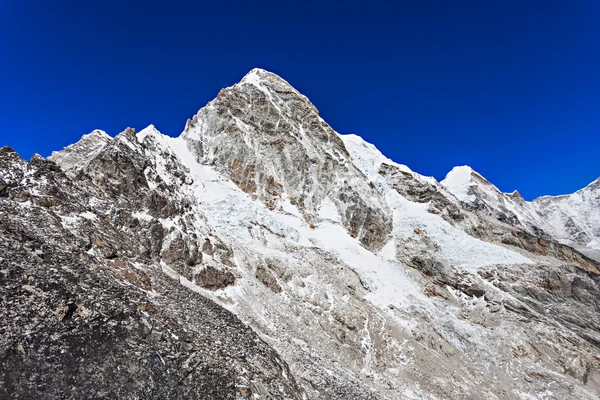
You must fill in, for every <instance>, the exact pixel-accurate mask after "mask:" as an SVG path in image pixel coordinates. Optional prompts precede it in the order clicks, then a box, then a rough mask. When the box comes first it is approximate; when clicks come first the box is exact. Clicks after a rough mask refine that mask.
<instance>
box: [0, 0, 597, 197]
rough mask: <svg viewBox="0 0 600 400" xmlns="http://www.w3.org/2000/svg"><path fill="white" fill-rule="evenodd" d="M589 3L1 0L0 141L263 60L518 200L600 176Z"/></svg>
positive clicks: (127, 120)
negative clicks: (514, 192) (478, 174)
mask: <svg viewBox="0 0 600 400" xmlns="http://www.w3.org/2000/svg"><path fill="white" fill-rule="evenodd" d="M599 44H600V2H599V1H597V0H587V1H586V0H573V1H553V0H545V1H537V0H517V1H513V0H508V1H481V0H473V1H460V0H456V1H405V2H392V1H385V2H379V1H368V2H366V1H365V2H363V3H362V4H361V3H358V2H355V3H353V4H349V3H348V2H341V1H329V2H326V1H319V2H316V1H315V2H311V1H299V2H287V1H260V2H254V1H240V2H228V1H211V2H202V1H194V2H191V1H190V2H181V1H177V0H171V1H165V2H157V1H143V2H142V1H139V2H136V1H108V0H107V1H93V0H90V1H61V0H57V1H46V0H27V1H22V0H1V1H0V55H1V59H0V60H1V61H0V146H1V145H10V146H12V147H14V148H15V149H16V150H17V151H18V152H19V153H20V154H21V155H22V156H23V157H25V158H29V157H31V155H32V154H33V153H35V152H37V153H40V154H42V155H44V156H47V155H49V153H50V152H51V151H52V150H56V149H61V148H62V147H63V146H65V145H68V144H70V143H72V142H74V141H76V140H77V139H78V138H79V137H80V136H81V135H82V134H84V133H87V132H90V131H91V130H93V129H96V128H99V129H103V130H105V131H107V132H108V133H109V134H111V135H115V134H117V133H118V132H120V131H121V130H123V129H124V128H125V127H127V126H132V127H135V128H137V129H141V128H143V127H145V126H147V125H149V124H151V123H153V124H154V125H156V126H157V128H158V129H159V130H161V131H162V132H163V133H166V134H169V135H173V136H175V135H178V134H179V133H180V132H181V130H182V129H183V126H184V123H185V121H186V119H187V118H189V117H190V116H192V115H193V114H194V113H195V112H196V111H197V110H198V109H199V108H201V107H202V106H204V105H205V104H206V103H207V102H208V101H210V100H211V99H212V98H214V97H215V95H216V94H217V93H218V91H219V89H220V88H222V87H225V86H230V85H232V84H233V83H235V82H237V81H238V80H239V79H241V77H242V76H243V75H244V74H245V73H246V72H247V71H249V70H250V69H252V68H254V67H261V68H265V69H267V70H270V71H273V72H275V73H277V74H279V75H281V76H282V77H283V78H284V79H286V80H288V81H289V82H290V83H291V84H292V85H294V86H295V87H296V88H297V89H298V90H300V91H301V92H302V93H304V94H305V95H307V96H308V97H309V98H310V99H311V100H312V101H313V103H314V104H315V105H316V106H317V108H318V109H319V110H320V112H321V115H322V117H323V118H324V119H325V120H326V121H328V122H329V123H330V124H331V125H332V126H333V128H334V129H336V130H337V131H339V132H341V133H357V134H359V135H361V136H363V137H364V138H365V139H366V140H368V141H370V142H373V143H375V144H376V145H377V146H378V147H379V148H380V149H381V150H382V151H383V152H384V153H385V154H386V155H387V156H388V157H390V158H392V159H394V160H395V161H397V162H401V163H404V164H407V165H408V166H410V167H411V168H412V169H413V170H415V171H417V172H420V173H422V174H426V175H433V176H435V177H436V178H438V179H442V178H443V177H444V176H445V174H446V173H447V172H448V171H449V170H450V169H451V168H452V167H453V166H454V165H464V164H468V165H471V166H473V167H474V168H475V169H476V170H478V171H479V172H481V173H482V174H483V175H484V176H486V177H487V178H488V179H490V180H491V181H492V182H493V183H495V184H496V185H497V186H498V187H499V188H500V189H501V190H504V191H512V190H514V189H518V190H519V191H520V192H521V193H522V194H523V195H524V197H525V198H527V199H531V198H534V197H537V196H539V195H543V194H561V193H568V192H573V191H575V190H577V189H579V188H581V187H583V186H585V185H587V184H588V183H590V182H591V181H593V180H594V179H596V178H597V177H598V176H600V45H599Z"/></svg>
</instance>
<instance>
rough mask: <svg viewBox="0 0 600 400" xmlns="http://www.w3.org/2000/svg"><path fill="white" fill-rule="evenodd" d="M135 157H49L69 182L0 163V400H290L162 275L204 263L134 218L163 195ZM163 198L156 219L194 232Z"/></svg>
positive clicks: (251, 339) (226, 331)
mask: <svg viewBox="0 0 600 400" xmlns="http://www.w3.org/2000/svg"><path fill="white" fill-rule="evenodd" d="M83 140H84V141H85V140H87V138H86V137H84V139H83ZM147 149H148V148H147V147H143V146H141V145H140V144H139V143H138V140H137V138H136V136H135V133H134V132H133V131H131V130H127V131H125V132H124V133H122V134H121V135H119V136H117V137H116V138H115V139H112V140H111V141H109V142H108V143H106V144H105V145H104V146H103V148H102V149H100V150H98V151H94V152H91V153H89V154H88V155H87V158H86V157H85V156H82V157H83V158H82V159H81V161H82V163H83V165H74V164H71V159H70V158H63V157H60V155H58V156H55V157H53V158H54V159H56V160H57V161H58V162H63V161H64V162H65V163H66V165H67V166H70V167H72V168H70V167H65V170H66V171H67V173H65V172H63V170H62V169H61V168H60V167H59V166H58V165H57V164H55V163H54V162H53V161H49V160H45V159H43V158H41V157H39V156H35V157H34V158H33V159H32V160H31V162H29V163H27V162H25V161H23V160H22V159H20V157H18V156H17V155H16V153H14V152H13V151H10V150H8V149H3V151H2V152H1V154H0V163H1V164H2V166H3V169H2V179H3V181H4V182H6V183H7V184H8V185H7V186H6V188H7V194H8V195H7V196H6V197H5V198H3V199H2V200H1V201H0V216H1V218H0V254H1V256H0V267H1V268H0V270H1V274H2V275H1V280H2V290H1V293H0V295H1V299H2V304H3V305H4V306H3V307H2V318H1V320H2V321H3V323H2V327H1V329H2V341H1V352H2V368H1V369H0V375H1V376H0V380H1V381H2V382H3V384H2V385H1V388H0V397H2V398H14V399H30V398H48V399H54V398H61V399H63V398H82V397H86V398H87V397H89V398H92V397H93V398H140V399H142V398H143V399H150V398H156V399H163V398H190V397H192V398H206V399H238V398H252V396H256V395H260V396H261V397H262V398H281V399H288V398H297V399H300V398H302V393H303V391H302V390H301V389H300V388H299V387H298V386H297V384H296V383H295V381H294V379H293V377H292V375H291V373H290V372H289V370H288V367H287V366H286V364H285V362H284V361H283V360H282V359H281V358H280V357H279V355H278V354H277V353H276V352H275V351H274V350H273V349H272V348H271V347H269V346H268V345H267V344H266V343H265V342H263V341H262V340H260V339H259V338H258V336H257V335H256V334H255V333H254V332H253V331H252V330H251V329H250V328H249V327H247V326H246V325H244V324H243V323H242V322H241V321H240V320H239V319H237V318H236V317H235V316H234V315H233V314H231V313H230V312H228V311H226V310H225V309H223V308H222V307H220V306H219V305H217V304H215V303H214V302H213V301H211V300H209V299H207V298H205V297H203V296H201V295H199V294H197V293H193V292H190V290H189V289H187V288H186V287H184V286H182V285H180V284H179V282H178V281H177V280H173V279H172V278H171V277H169V276H168V275H167V274H165V272H163V269H162V268H161V266H160V263H162V262H164V263H165V264H170V265H173V267H174V268H178V267H183V266H185V267H190V266H195V265H196V264H201V263H202V257H201V254H202V253H201V252H200V251H199V249H198V245H197V244H196V243H197V242H198V239H197V237H195V236H194V235H195V233H193V230H192V229H188V230H187V232H186V233H185V234H184V233H182V232H181V231H180V230H178V229H180V227H179V222H178V221H174V222H173V223H172V225H173V226H172V227H171V228H166V227H165V226H164V220H160V219H158V218H154V217H152V216H150V214H149V213H147V214H145V213H144V214H142V212H141V211H142V210H144V209H143V208H142V207H144V206H145V205H147V204H148V203H147V202H145V201H144V200H143V199H144V198H145V196H144V194H145V193H153V192H154V191H156V192H157V193H164V192H167V193H168V191H169V190H173V187H172V186H171V187H169V185H167V184H164V187H161V188H160V189H156V188H151V186H154V183H149V182H148V180H147V179H146V177H145V174H147V175H148V176H160V173H159V172H157V170H156V165H155V164H153V162H152V161H153V160H152V159H151V158H149V157H147V155H144V151H146V150H147ZM180 167H181V166H180ZM161 172H162V173H164V174H168V176H169V177H171V176H178V175H180V173H181V171H179V170H177V169H176V168H175V169H173V170H169V171H161ZM69 175H70V176H72V177H73V179H71V177H70V176H69ZM14 193H27V194H28V196H27V201H26V202H20V201H19V200H20V198H15V194H14ZM170 194H171V195H172V196H167V195H166V193H165V199H166V200H165V201H166V202H167V203H169V202H173V203H174V205H173V207H172V208H173V210H174V211H173V212H169V213H164V212H157V213H156V214H157V217H161V216H162V217H166V216H167V215H168V216H170V217H174V216H175V214H177V215H176V216H177V217H178V218H182V219H183V220H182V222H181V225H183V226H186V225H185V224H194V223H196V222H194V220H195V218H197V215H193V216H188V220H185V217H186V215H185V214H186V211H185V207H183V205H185V204H186V202H185V201H182V199H181V198H178V197H177V196H176V195H173V193H170ZM180 196H183V194H180ZM164 207H165V206H164V205H163V206H162V207H160V210H162V209H164ZM167 231H168V232H170V233H167ZM173 232H176V233H173ZM169 234H172V235H173V236H175V237H176V238H177V240H178V242H177V243H179V245H177V246H176V245H174V244H173V243H172V242H173V241H171V242H169V240H168V236H169ZM213 241H218V239H216V238H215V237H214V235H213ZM169 243H171V244H169ZM161 248H162V250H163V251H162V252H159V251H158V249H161ZM208 258H210V256H209V257H208ZM210 261H211V262H216V261H212V260H210ZM223 268H227V267H225V266H223ZM225 271H226V270H225ZM227 273H228V274H229V275H231V272H227ZM181 275H184V274H181ZM189 279H190V280H191V279H193V277H191V276H190V277H189Z"/></svg>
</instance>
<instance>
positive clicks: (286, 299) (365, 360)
mask: <svg viewBox="0 0 600 400" xmlns="http://www.w3.org/2000/svg"><path fill="white" fill-rule="evenodd" d="M93 137H94V138H95V139H94V140H93V141H92V143H90V137H89V136H84V137H83V138H82V140H81V141H80V142H79V143H77V144H74V145H72V146H69V147H68V148H67V149H65V150H63V151H61V152H57V153H54V154H53V155H52V156H51V160H53V161H55V162H56V164H58V166H60V168H59V167H58V166H57V165H56V164H54V162H52V161H49V160H41V159H36V161H35V162H34V161H32V162H31V163H29V166H28V164H27V163H25V162H24V161H23V160H20V158H18V156H15V153H14V152H10V151H0V166H3V165H10V166H11V168H9V169H7V170H6V172H5V171H4V170H0V185H2V187H4V189H2V187H0V192H1V193H3V194H1V195H0V205H1V206H2V208H0V212H2V218H5V216H8V215H10V214H11V212H12V213H13V214H14V213H15V211H16V210H18V214H15V215H18V216H19V221H20V222H19V223H20V224H21V225H19V226H20V228H19V229H25V228H23V226H24V227H26V226H27V224H30V225H34V224H37V222H36V221H40V220H39V219H37V217H35V218H34V217H33V216H34V215H38V214H37V213H41V214H40V215H44V217H43V221H44V223H47V224H50V226H53V229H55V230H56V231H57V232H68V235H72V237H71V236H69V240H68V241H67V239H64V240H65V242H64V246H65V248H69V249H72V248H79V247H81V254H78V253H77V252H74V251H73V252H72V254H73V256H72V257H73V260H74V261H73V265H77V271H80V270H82V271H85V269H81V268H85V263H86V262H88V261H86V260H89V265H90V268H93V270H94V271H96V270H97V271H105V272H102V274H101V276H104V275H106V276H107V277H108V279H114V280H115V282H116V284H117V285H123V284H124V283H123V282H134V283H133V287H131V288H130V286H129V285H128V284H126V283H125V286H126V287H127V288H128V289H130V290H134V291H135V290H137V291H136V292H135V293H136V296H137V297H139V296H147V300H144V304H146V303H148V304H150V305H152V307H154V308H156V309H158V310H159V312H158V314H156V315H155V314H151V313H150V314H151V317H152V318H153V319H151V321H153V323H154V324H155V325H156V326H158V327H159V329H158V330H159V331H160V332H159V334H149V338H148V339H146V342H144V339H143V338H141V339H139V338H137V337H134V338H132V340H133V339H134V340H136V341H137V340H139V341H140V343H145V344H144V345H148V343H150V344H151V346H155V347H156V346H159V345H160V343H162V341H163V340H165V341H167V343H166V344H165V345H164V346H162V347H160V358H158V356H154V355H153V357H156V359H157V360H158V361H157V362H158V363H160V364H158V365H162V366H164V367H166V368H167V369H168V370H169V371H172V374H174V375H173V376H177V377H179V376H191V378H189V379H190V380H193V379H196V380H198V382H200V383H201V384H202V385H206V382H209V379H208V378H206V377H209V376H210V374H211V373H212V372H211V371H212V369H211V368H212V367H211V366H210V365H207V363H206V362H207V358H206V357H205V356H203V355H202V354H204V353H202V352H201V353H200V354H198V355H194V354H196V353H194V352H193V351H192V350H189V347H190V346H189V345H187V344H186V345H183V343H188V342H187V341H186V340H187V339H183V337H185V338H187V335H189V336H190V337H192V338H194V337H200V338H201V340H200V339H198V340H197V341H196V342H194V345H193V346H200V347H201V348H203V349H204V348H205V346H206V340H209V341H210V340H212V341H214V343H215V346H214V347H215V349H216V350H215V351H216V354H219V357H218V358H216V361H215V363H216V367H215V370H216V371H217V372H216V374H217V376H218V377H219V379H218V380H216V381H215V384H214V388H212V389H211V390H214V392H215V393H217V392H218V389H219V388H227V389H226V391H223V392H221V394H222V398H258V399H267V398H307V399H404V398H408V399H481V398H489V399H532V398H536V399H550V398H581V399H594V398H596V397H597V393H598V392H600V316H599V314H598V309H600V278H599V275H598V273H597V263H595V262H594V261H593V260H590V259H587V258H586V257H585V256H583V255H582V254H580V253H578V252H577V251H576V250H574V249H572V248H570V247H568V246H567V245H566V244H560V243H558V242H556V240H559V239H560V240H563V239H562V238H561V237H559V236H558V233H557V232H558V231H554V230H552V229H550V228H551V227H552V226H553V225H552V226H550V225H548V224H547V225H541V223H542V221H543V220H545V219H548V220H553V221H554V220H557V221H558V220H560V221H563V220H564V216H565V215H568V216H569V217H571V218H572V219H573V221H574V222H576V223H577V224H581V223H583V222H584V221H587V220H588V219H590V224H589V228H590V229H589V230H586V234H588V235H591V236H593V235H596V233H594V232H595V231H594V230H593V225H592V222H593V221H592V219H593V218H594V216H595V215H597V212H598V210H599V209H600V207H598V204H597V197H595V196H596V194H597V187H595V186H594V184H592V185H590V187H591V190H588V189H589V188H590V187H588V188H586V189H583V191H584V192H583V193H580V192H581V191H580V192H578V193H579V195H578V196H577V197H575V195H572V196H574V197H572V198H570V200H569V201H566V200H563V199H558V200H556V199H554V200H553V201H551V202H550V203H549V204H542V200H543V199H540V200H536V201H535V202H533V203H526V202H524V201H523V200H522V199H519V197H518V196H517V195H516V194H515V195H505V194H502V193H500V192H499V191H498V190H497V189H496V188H495V187H494V186H493V185H492V184H491V183H489V182H487V181H486V180H485V179H484V178H483V177H481V176H480V175H479V174H476V173H475V172H473V171H472V170H470V169H468V168H465V167H459V168H457V169H455V170H454V171H452V172H451V173H450V174H449V176H448V178H447V179H446V180H444V181H443V182H441V183H440V182H437V181H436V180H435V179H433V178H429V177H424V176H421V175H419V174H418V173H415V172H413V171H411V170H410V169H409V168H408V167H406V166H404V165H401V164H397V163H395V162H393V161H391V160H389V159H387V158H386V157H385V156H383V155H382V154H381V153H380V152H379V151H378V150H377V149H376V148H375V147H374V146H373V145H371V144H369V143H366V142H365V141H364V140H362V139H361V138H360V137H358V136H356V135H340V134H338V133H336V132H334V131H333V130H332V129H331V128H330V127H329V126H328V125H327V124H326V123H325V122H324V121H322V120H321V119H320V117H319V116H318V112H317V110H316V108H315V107H314V106H313V105H312V104H311V103H310V102H309V100H308V99H307V98H306V97H304V96H302V95H301V94H300V93H298V92H297V91H296V90H295V89H294V88H292V87H291V86H290V85H289V84H288V83H287V82H285V81H284V80H283V79H281V78H280V77H278V76H277V75H275V74H272V73H269V72H267V71H264V70H253V71H251V72H250V73H249V74H248V75H246V77H244V78H243V79H242V81H241V82H240V83H238V84H236V85H234V86H232V87H230V88H226V89H223V90H222V91H221V92H220V93H219V95H218V96H217V98H216V99H215V100H213V101H212V102H211V103H209V104H208V105H207V106H206V107H204V108H202V109H201V110H200V111H199V112H198V113H197V114H196V115H195V116H194V117H193V118H192V119H191V120H189V121H188V123H187V124H186V127H185V130H184V132H183V133H182V134H181V136H180V137H178V138H171V137H168V136H165V135H163V134H161V133H160V132H159V131H158V130H156V128H155V127H153V126H149V127H147V128H145V129H143V130H142V131H140V132H137V133H136V132H135V131H134V130H132V129H127V130H126V131H124V132H123V133H121V134H119V135H117V137H115V138H114V139H110V138H106V137H104V136H102V135H94V136H93ZM96 139H97V140H96ZM40 163H43V165H45V167H44V171H47V172H45V173H44V174H40V173H38V172H36V171H38V170H39V168H38V169H36V167H35V166H36V165H38V164H40ZM596 186H597V185H596ZM2 190H4V192H2ZM583 208H585V209H586V211H581V212H580V211H578V210H581V209H583ZM588 211H589V213H588V214H585V213H586V212H588ZM568 212H570V214H568ZM545 213H546V214H545ZM28 215H31V217H28ZM544 216H546V217H544ZM28 218H29V219H28ZM0 221H2V219H0ZM52 221H53V222H52ZM543 222H544V223H546V222H545V221H543ZM565 224H566V222H565ZM55 225H56V226H55ZM559 225H560V224H559ZM36 226H37V225H36ZM42 226H43V225H41V226H40V228H39V229H41V231H39V232H37V233H36V238H38V239H36V240H43V239H41V237H42V236H43V228H42ZM587 227H588V226H587V225H586V229H587ZM14 231H15V229H14V228H11V227H8V228H7V229H4V231H3V232H6V234H5V236H3V237H6V238H11V237H12V236H10V235H14V234H13V233H11V232H14ZM561 232H562V231H561ZM569 232H571V231H564V232H562V233H564V234H565V235H567V236H565V237H566V238H568V239H569V240H573V241H575V240H576V239H575V238H571V237H569V236H568V235H570V233H569ZM63 234H64V233H63ZM60 237H61V236H60V233H57V234H55V235H53V236H52V243H53V246H55V247H60V246H61V242H60V240H61V239H60ZM595 237H597V236H595ZM10 240H13V242H11V241H7V242H3V241H0V245H3V243H7V244H6V245H5V246H4V247H3V248H4V249H6V251H12V250H10V248H11V246H12V245H13V243H14V239H10ZM565 240H567V239H565ZM77 243H79V244H77ZM565 243H567V242H566V241H565ZM568 243H571V242H568ZM573 243H574V242H573ZM590 243H591V244H590ZM586 245H587V246H592V245H593V240H592V241H591V242H588V243H586ZM77 246H79V247H77ZM28 251H29V252H31V251H32V250H26V249H23V254H25V253H27V252H28ZM33 251H34V253H35V252H36V251H37V250H33ZM35 254H37V253H35ZM14 256H15V258H16V259H19V257H21V258H22V257H23V256H22V255H21V253H16V252H15V253H14ZM67 256H68V252H67V253H65V255H64V257H67ZM81 257H83V258H81ZM76 259H77V260H79V261H77V263H79V264H77V263H75V260H76ZM4 265H7V267H6V268H5V267H4ZM36 265H38V264H36ZM39 265H40V266H44V265H45V264H44V259H43V257H42V259H41V261H39ZM14 268H17V266H15V265H14V263H10V264H6V263H5V264H3V271H4V269H6V270H7V271H12V270H13V269H14ZM32 271H35V269H33V270H32ZM57 271H60V268H58V269H57ZM95 273H96V272H94V274H95ZM3 274H4V272H3ZM34 275H35V274H34ZM3 276H4V275H3ZM11 276H13V275H11ZM42 276H43V275H40V277H42ZM95 279H96V278H95ZM86 282H87V281H86ZM90 282H91V281H90ZM94 282H99V281H98V280H97V279H96V280H95V281H94ZM110 282H113V281H110ZM14 283H15V285H14V287H15V288H17V286H18V285H17V281H16V280H15V281H14ZM135 283H137V285H138V286H141V289H139V288H138V289H135V287H137V286H136V284H135ZM90 284H91V283H90ZM86 285H88V286H89V284H87V283H86V284H84V285H83V286H81V287H79V286H77V290H78V293H79V291H81V292H83V293H87V292H85V291H86V290H88V289H86V288H87V287H88V286H86ZM94 285H98V288H99V289H98V290H100V291H101V289H102V287H110V288H111V289H110V290H109V292H110V291H113V290H114V289H113V288H112V287H113V286H111V285H113V283H111V284H108V283H97V284H96V283H94ZM102 285H104V286H102ZM144 285H146V286H144ZM147 285H151V287H152V291H149V290H148V289H147ZM11 287H12V286H11ZM144 287H146V288H145V289H144ZM11 290H15V291H16V290H17V289H11ZM140 290H141V291H140ZM144 290H145V291H144ZM138 292H139V293H138ZM11 293H13V292H11ZM15 293H19V294H18V296H22V294H21V292H15ZM186 293H187V296H189V298H190V305H188V306H185V296H186ZM90 296H91V295H90ZM137 297H135V298H136V299H137ZM90 298H91V299H93V296H92V297H90ZM198 298H208V299H210V300H212V301H214V302H216V303H218V304H219V305H221V306H222V307H224V308H226V309H227V310H229V311H230V312H231V313H233V314H234V315H235V317H233V316H231V317H230V314H223V313H220V312H218V313H217V315H218V318H217V319H216V323H215V324H216V325H215V326H216V327H217V328H215V329H218V332H221V333H220V334H222V335H226V336H227V337H223V340H221V339H219V338H218V334H215V333H213V334H209V332H212V331H211V330H210V329H208V330H207V328H206V323H205V322H204V321H205V318H210V317H206V315H209V316H210V315H213V314H211V312H212V311H210V312H209V311H206V310H205V308H206V307H207V306H206V305H205V304H204V303H202V304H199V303H198V300H197V299H198ZM119 299H122V297H119ZM121 301H126V300H121ZM127 301H128V300H127ZM136 301H138V300H136ZM138 302H139V301H138ZM102 304H104V303H102ZM206 304H212V303H210V302H209V303H206ZM24 307H25V306H24ZM29 307H31V305H30V306H29ZM85 307H87V308H90V309H91V310H92V311H95V312H101V308H99V309H96V308H95V307H96V306H95V305H94V303H93V301H91V300H90V301H89V302H85ZM181 307H186V313H185V314H184V315H182V316H181V317H180V316H179V315H178V312H177V310H178V308H181ZM215 307H216V306H215ZM142 308H143V310H142V311H144V312H146V314H148V313H149V312H148V311H147V310H148V309H151V308H146V306H143V307H142ZM209 308H210V307H209ZM23 309H24V310H25V308H23ZM210 309H211V310H212V308H210ZM36 312H37V311H36ZM194 313H196V314H197V317H194ZM141 315H143V316H145V314H141ZM167 315H171V317H170V318H172V319H173V320H172V321H170V322H169V321H168V320H166V319H165V318H166V316H167ZM77 318H84V317H83V316H78V317H77ZM237 318H239V319H240V320H241V321H243V322H244V323H246V324H248V325H249V326H250V328H251V330H249V329H248V328H244V327H241V326H240V324H239V323H238V322H236V321H237ZM84 321H87V320H85V319H84ZM167 323H170V324H173V325H174V326H176V327H177V328H176V330H177V332H176V333H174V336H173V335H166V337H164V335H163V334H162V333H161V332H163V331H164V327H165V326H167V325H165V324H167ZM210 326H211V327H212V326H213V325H210ZM17 328H18V326H17V325H14V326H12V325H11V330H10V335H11V336H10V337H11V340H16V341H17V342H18V341H19V340H21V341H24V340H26V339H25V337H26V334H25V333H24V332H19V331H18V329H17ZM180 330H184V331H185V335H183V334H180V333H179V332H180ZM83 332H84V333H85V332H86V331H85V330H84V331H83ZM254 334H257V335H258V336H259V337H260V338H261V339H262V340H263V341H264V342H266V343H263V342H260V343H258V342H256V343H258V344H257V345H256V346H244V345H243V343H245V341H249V342H252V343H255V339H253V338H252V335H254ZM167 339H168V340H167ZM229 339H231V340H229ZM180 344H181V345H182V346H183V347H182V348H183V350H182V349H180V348H179V347H177V346H178V345H180ZM193 346H192V348H193ZM203 346H204V347H203ZM2 349H3V350H5V349H8V350H5V351H9V350H10V349H12V350H10V351H11V352H12V353H10V354H13V355H11V357H12V358H11V360H12V361H11V362H14V363H15V364H14V365H16V366H19V365H22V364H19V363H23V362H24V361H20V360H22V359H21V358H19V357H21V356H19V354H21V353H20V348H16V350H15V349H13V348H11V347H10V346H9V344H6V346H4V344H3V347H2ZM273 350H274V351H273ZM203 351H205V350H203ZM161 360H163V361H161ZM190 360H193V361H190ZM196 362H198V364H195V363H196ZM28 365H29V364H28ZM152 365H154V364H152ZM190 365H199V366H200V367H198V369H194V368H193V367H190ZM288 365H289V369H288V368H287V366H288ZM278 366H279V367H278ZM28 368H33V367H30V366H28ZM128 368H129V367H128ZM132 368H133V367H132ZM190 370H191V371H192V372H190ZM138 371H139V370H138ZM141 371H146V369H142V370H141ZM161 371H162V370H161ZM102 374H105V372H103V373H102ZM186 374H191V375H186ZM75 376H78V375H77V372H75ZM103 376H104V375H103ZM136 376H138V375H136ZM152 376H154V375H152ZM204 378H206V379H204ZM138 379H142V380H143V379H144V378H138ZM153 379H154V378H153ZM165 382H166V384H167V385H168V384H170V382H172V381H169V380H166V381H165ZM203 387H205V386H203ZM189 390H191V389H190V388H189V387H188V386H184V387H182V389H181V391H180V392H176V391H174V392H173V393H174V394H177V393H189V392H186V391H189ZM230 395H231V396H233V397H228V396H230ZM251 396H252V397H251ZM181 397H185V396H183V395H181Z"/></svg>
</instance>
